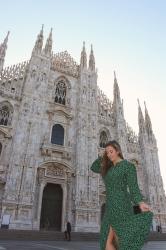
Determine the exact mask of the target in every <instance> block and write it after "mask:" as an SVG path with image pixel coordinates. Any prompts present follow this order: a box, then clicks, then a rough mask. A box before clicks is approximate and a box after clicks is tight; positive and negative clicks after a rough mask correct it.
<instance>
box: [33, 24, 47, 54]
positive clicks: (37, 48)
mask: <svg viewBox="0 0 166 250" xmlns="http://www.w3.org/2000/svg"><path fill="white" fill-rule="evenodd" d="M43 27H44V25H42V29H41V31H40V33H39V34H38V36H37V39H36V43H35V46H34V48H33V52H32V54H40V53H41V51H42V47H43V38H44V37H43Z"/></svg>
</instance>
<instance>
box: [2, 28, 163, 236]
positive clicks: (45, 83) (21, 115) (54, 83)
mask: <svg viewBox="0 0 166 250" xmlns="http://www.w3.org/2000/svg"><path fill="white" fill-rule="evenodd" d="M8 36H9V33H8V34H7V36H6V38H5V39H4V41H3V42H2V43H1V44H0V221H1V227H2V226H3V223H4V221H5V218H8V223H7V225H8V228H9V229H26V230H55V231H64V228H65V224H66V220H69V221H70V222H71V225H72V231H75V232H99V229H100V223H101V219H102V216H103V213H104V206H105V187H104V183H103V181H102V178H101V176H100V175H98V174H95V173H93V172H92V171H91V170H90V166H91V164H92V162H93V161H94V160H95V159H96V158H97V157H98V156H99V155H101V154H102V153H103V151H104V147H105V144H106V142H107V141H108V140H113V139H116V140H117V141H118V142H119V143H120V145H121V147H122V152H123V155H124V157H125V158H126V159H128V160H130V161H132V162H133V163H134V164H135V166H136V168H137V174H138V183H139V187H140V190H141V192H142V194H143V195H144V197H145V200H146V201H147V203H148V204H149V205H150V207H151V209H152V210H153V212H154V221H153V225H152V227H153V229H152V230H156V229H155V228H156V225H160V226H161V227H162V230H163V231H164V230H165V231H166V196H165V191H164V188H163V180H162V177H161V172H160V165H159V158H158V148H157V142H156V138H155V135H154V133H153V129H152V123H151V119H150V116H149V113H148V110H147V107H146V104H145V114H143V113H142V110H141V106H140V103H139V101H138V124H139V133H138V135H136V133H135V132H134V131H133V129H132V128H131V127H130V126H129V124H128V123H127V121H126V120H125V117H124V110H123V101H122V99H121V96H120V89H119V85H118V81H117V78H116V75H115V73H114V86H113V101H111V100H110V99H109V98H108V97H107V96H106V95H105V94H104V93H103V91H102V90H101V89H100V88H99V87H98V85H97V70H96V67H95V56H94V52H93V47H92V46H91V51H90V55H89V57H88V58H87V53H86V48H85V43H84V44H83V48H82V51H81V55H80V62H79V63H77V62H76V61H75V60H74V59H73V58H72V57H71V55H70V54H69V53H68V52H67V51H64V52H58V53H53V51H52V43H53V41H52V30H51V31H50V34H49V36H48V38H47V40H46V42H45V44H44V43H43V39H44V38H43V27H42V29H41V31H40V32H39V34H38V36H37V38H36V42H35V44H34V48H33V49H32V53H31V55H30V59H29V60H28V61H25V62H21V63H19V64H16V65H12V66H9V67H4V62H5V56H6V51H7V43H8Z"/></svg>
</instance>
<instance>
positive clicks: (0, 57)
mask: <svg viewBox="0 0 166 250" xmlns="http://www.w3.org/2000/svg"><path fill="white" fill-rule="evenodd" d="M9 33H10V32H9V31H8V33H7V35H6V37H5V39H4V41H3V43H2V44H1V45H0V71H2V69H3V65H4V62H5V55H6V50H7V42H8V37H9Z"/></svg>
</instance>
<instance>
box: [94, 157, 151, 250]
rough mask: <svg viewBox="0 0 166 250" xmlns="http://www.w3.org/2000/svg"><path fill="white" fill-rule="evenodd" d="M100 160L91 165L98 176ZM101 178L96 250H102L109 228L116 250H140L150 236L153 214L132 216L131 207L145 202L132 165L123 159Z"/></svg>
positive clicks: (146, 213)
mask: <svg viewBox="0 0 166 250" xmlns="http://www.w3.org/2000/svg"><path fill="white" fill-rule="evenodd" d="M101 160H102V157H98V158H97V159H96V160H95V161H94V162H93V163H92V165H91V170H92V171H93V172H95V173H99V174H100V173H101ZM102 178H103V181H104V184H105V189H106V204H105V213H104V216H103V218H102V221H101V227H100V250H105V248H106V241H107V237H108V234H109V230H110V226H111V227H112V229H113V230H114V232H115V233H116V236H117V242H116V249H118V250H141V248H142V246H143V245H144V243H145V240H146V239H147V237H148V235H149V233H150V227H151V225H152V220H153V212H152V211H144V212H141V213H137V214H135V213H134V210H133V205H138V203H139V202H140V201H145V198H144V196H143V195H142V193H141V192H140V189H139V186H138V180H137V172H136V167H135V165H134V164H133V163H132V162H130V161H128V160H126V159H123V160H122V161H119V162H118V163H116V164H115V165H114V166H111V167H110V168H109V170H108V171H107V173H106V175H105V176H104V177H102ZM127 187H128V188H127ZM128 189H129V192H128Z"/></svg>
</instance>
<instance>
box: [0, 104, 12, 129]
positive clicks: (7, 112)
mask: <svg viewBox="0 0 166 250" xmlns="http://www.w3.org/2000/svg"><path fill="white" fill-rule="evenodd" d="M12 113H13V107H12V105H11V104H10V103H8V102H2V103H0V125H3V126H10V125H11V120H12Z"/></svg>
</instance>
